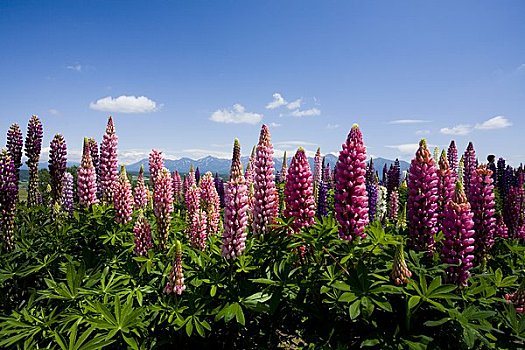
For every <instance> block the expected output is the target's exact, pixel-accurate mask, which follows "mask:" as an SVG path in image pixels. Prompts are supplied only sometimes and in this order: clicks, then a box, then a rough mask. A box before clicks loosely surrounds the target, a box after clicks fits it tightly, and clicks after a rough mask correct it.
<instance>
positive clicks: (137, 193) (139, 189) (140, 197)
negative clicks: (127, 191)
mask: <svg viewBox="0 0 525 350" xmlns="http://www.w3.org/2000/svg"><path fill="white" fill-rule="evenodd" d="M133 200H134V202H135V208H136V209H146V207H147V206H148V189H147V188H146V183H145V181H144V165H141V166H140V170H139V176H138V177H137V183H136V184H135V188H134V189H133Z"/></svg>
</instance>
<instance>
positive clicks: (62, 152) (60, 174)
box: [49, 134, 67, 204]
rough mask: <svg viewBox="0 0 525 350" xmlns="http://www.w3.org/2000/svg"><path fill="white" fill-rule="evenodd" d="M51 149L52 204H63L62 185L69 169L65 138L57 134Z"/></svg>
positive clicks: (52, 141)
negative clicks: (67, 168)
mask: <svg viewBox="0 0 525 350" xmlns="http://www.w3.org/2000/svg"><path fill="white" fill-rule="evenodd" d="M49 148H50V149H49V175H50V177H51V179H50V182H51V197H52V203H53V204H54V203H60V202H61V198H62V184H63V181H64V174H65V173H66V167H67V148H66V141H65V140H64V136H62V135H61V134H56V135H55V137H54V138H53V140H51V144H50V147H49Z"/></svg>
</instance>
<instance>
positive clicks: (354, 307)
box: [350, 299, 361, 320]
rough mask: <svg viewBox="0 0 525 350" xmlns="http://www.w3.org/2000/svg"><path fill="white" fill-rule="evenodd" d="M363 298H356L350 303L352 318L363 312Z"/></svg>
mask: <svg viewBox="0 0 525 350" xmlns="http://www.w3.org/2000/svg"><path fill="white" fill-rule="evenodd" d="M360 306H361V300H360V299H358V300H356V301H355V302H354V303H353V304H352V305H350V318H351V319H352V320H355V319H356V318H357V317H358V316H359V315H360V314H361V307H360Z"/></svg>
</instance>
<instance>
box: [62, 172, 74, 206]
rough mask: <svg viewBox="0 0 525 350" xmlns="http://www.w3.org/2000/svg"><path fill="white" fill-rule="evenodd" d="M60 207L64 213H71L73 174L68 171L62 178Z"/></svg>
mask: <svg viewBox="0 0 525 350" xmlns="http://www.w3.org/2000/svg"><path fill="white" fill-rule="evenodd" d="M62 209H64V211H65V212H66V213H69V214H72V213H73V175H71V174H70V173H68V172H66V173H65V174H64V178H63V179H62Z"/></svg>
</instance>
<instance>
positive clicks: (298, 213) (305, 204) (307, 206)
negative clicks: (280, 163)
mask: <svg viewBox="0 0 525 350" xmlns="http://www.w3.org/2000/svg"><path fill="white" fill-rule="evenodd" d="M284 201H285V203H286V207H285V209H284V217H285V218H294V221H293V222H292V230H293V232H290V233H298V232H299V231H301V229H302V228H304V227H308V226H310V225H313V223H314V216H315V199H314V189H313V184H312V172H311V171H310V165H309V164H308V158H307V157H306V153H305V152H304V149H303V148H302V147H300V148H299V149H298V150H297V152H296V153H295V156H294V157H293V158H292V163H291V164H290V169H289V170H288V176H287V178H286V185H285V187H284Z"/></svg>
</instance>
